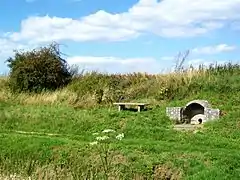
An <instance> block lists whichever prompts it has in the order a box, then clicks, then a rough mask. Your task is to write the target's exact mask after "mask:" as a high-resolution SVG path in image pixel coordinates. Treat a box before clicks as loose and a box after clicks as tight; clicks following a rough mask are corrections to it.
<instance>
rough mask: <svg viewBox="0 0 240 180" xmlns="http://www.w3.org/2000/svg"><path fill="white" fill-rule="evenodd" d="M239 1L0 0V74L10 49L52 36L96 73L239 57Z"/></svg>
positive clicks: (148, 69)
mask: <svg viewBox="0 0 240 180" xmlns="http://www.w3.org/2000/svg"><path fill="white" fill-rule="evenodd" d="M239 9H240V0H231V1H226V0H211V1H207V0H198V1H193V0H162V1H159V0H158V1H157V0H121V1H110V0H15V1H13V0H1V1H0V47H1V48H0V73H7V72H8V68H7V66H6V64H5V63H4V61H5V60H6V59H7V58H8V57H10V56H12V55H13V50H14V49H25V50H31V49H32V48H35V47H39V46H42V45H47V44H49V43H51V42H52V41H57V42H59V43H60V44H64V45H63V46H61V50H62V51H63V52H64V53H65V54H67V56H66V57H65V58H66V59H67V60H68V62H69V64H77V65H79V66H80V68H83V69H87V70H99V71H104V72H113V73H115V72H121V73H124V72H149V73H158V72H162V71H163V70H164V71H168V70H170V69H171V68H172V67H173V66H174V63H175V57H176V55H177V54H178V53H179V52H184V51H185V50H190V55H189V56H188V59H187V60H186V62H185V65H186V66H188V65H190V64H193V65H196V66H197V65H198V64H205V65H207V64H209V63H215V62H218V63H224V62H228V61H232V62H240V61H239V57H238V55H239V48H240V41H239V37H240V14H239V13H238V11H239Z"/></svg>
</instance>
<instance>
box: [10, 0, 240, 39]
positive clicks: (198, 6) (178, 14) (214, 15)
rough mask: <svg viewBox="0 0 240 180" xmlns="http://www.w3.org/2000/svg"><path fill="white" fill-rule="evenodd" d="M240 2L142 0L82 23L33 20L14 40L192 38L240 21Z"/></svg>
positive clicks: (23, 23) (84, 18) (43, 17)
mask: <svg viewBox="0 0 240 180" xmlns="http://www.w3.org/2000/svg"><path fill="white" fill-rule="evenodd" d="M239 9H240V0H229V1H226V0H211V1H209V0H197V1H194V0H162V1H159V0H140V1H139V2H138V3H136V4H135V5H134V6H133V7H131V8H130V9H129V10H128V11H126V12H123V13H119V14H112V13H108V12H106V11H103V10H100V11H98V12H96V13H94V14H90V15H88V16H85V17H81V18H80V19H72V18H62V17H49V16H42V17H29V18H27V19H25V20H23V21H22V24H21V30H20V32H15V33H12V34H11V35H10V37H11V38H12V39H13V40H16V41H17V40H31V41H35V42H49V41H52V40H55V41H61V40H73V41H90V40H104V41H120V40H126V39H131V38H136V37H138V36H139V35H141V34H142V33H153V34H155V35H158V36H164V37H192V36H197V35H201V34H205V33H208V32H210V31H213V30H217V29H219V28H222V27H224V26H225V25H227V24H228V23H229V22H230V21H235V20H240V14H239Z"/></svg>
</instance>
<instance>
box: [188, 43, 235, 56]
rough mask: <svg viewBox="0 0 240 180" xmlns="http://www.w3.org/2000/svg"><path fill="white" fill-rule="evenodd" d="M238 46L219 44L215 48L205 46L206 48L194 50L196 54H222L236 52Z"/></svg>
mask: <svg viewBox="0 0 240 180" xmlns="http://www.w3.org/2000/svg"><path fill="white" fill-rule="evenodd" d="M236 48H237V47H236V46H231V45H227V44H219V45H214V46H205V47H199V48H194V49H193V50H192V52H193V53H196V54H218V53H222V52H230V51H234V50H236Z"/></svg>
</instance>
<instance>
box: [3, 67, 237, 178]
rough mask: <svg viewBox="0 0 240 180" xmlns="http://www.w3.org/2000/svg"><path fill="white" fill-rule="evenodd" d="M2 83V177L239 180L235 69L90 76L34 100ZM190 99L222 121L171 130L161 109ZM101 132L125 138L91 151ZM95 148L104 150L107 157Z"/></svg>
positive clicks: (87, 75) (37, 95)
mask: <svg viewBox="0 0 240 180" xmlns="http://www.w3.org/2000/svg"><path fill="white" fill-rule="evenodd" d="M7 83H8V79H7V78H1V79H0V174H1V176H2V177H7V176H10V175H11V176H13V174H14V173H16V176H18V177H19V178H20V179H23V178H26V179H27V177H32V179H104V178H106V179H107V178H108V179H194V180H195V179H209V180H210V179H214V180H215V179H218V180H221V179H236V180H237V179H240V153H239V149H240V66H239V65H233V64H227V65H223V66H212V67H210V68H208V69H199V70H194V71H185V72H179V73H172V74H167V75H148V74H139V73H138V74H126V75H108V74H100V73H96V72H93V73H88V74H85V75H79V76H78V77H75V79H74V81H73V82H72V83H71V84H69V85H68V86H67V87H65V88H63V89H60V90H57V91H55V92H42V93H40V94H26V93H22V94H13V93H11V92H10V91H9V90H8V86H7ZM194 99H205V100H208V101H209V102H210V103H211V104H212V106H213V108H219V109H220V110H221V112H222V116H221V118H220V119H219V120H217V121H214V122H211V123H207V124H205V125H204V127H203V128H201V129H199V130H197V131H190V132H179V131H175V130H174V129H173V125H174V124H173V122H171V121H170V120H169V119H168V118H167V117H166V113H165V110H166V107H167V106H183V105H185V104H186V103H187V102H189V101H191V100H194ZM115 101H123V102H124V101H126V102H128V101H131V102H132V101H134V102H138V101H141V102H149V103H151V105H150V107H149V110H148V111H143V112H141V113H137V112H132V111H122V112H118V111H117V107H115V106H112V103H113V102H115ZM105 129H113V130H115V131H116V132H117V134H121V133H124V138H123V139H122V140H121V141H116V142H115V141H114V142H113V143H108V142H107V143H103V144H102V146H98V145H90V143H91V142H93V141H94V135H93V133H98V132H101V131H103V130H105ZM97 147H99V148H100V147H101V148H103V149H104V150H106V148H107V147H109V151H110V153H109V154H107V155H108V157H107V158H106V157H104V154H105V155H106V152H105V153H103V154H101V155H102V156H99V152H102V151H100V149H98V148H97ZM101 157H102V159H101ZM111 157H112V158H111ZM106 160H107V162H106ZM109 160H111V163H109ZM106 164H107V165H106ZM0 179H1V177H0Z"/></svg>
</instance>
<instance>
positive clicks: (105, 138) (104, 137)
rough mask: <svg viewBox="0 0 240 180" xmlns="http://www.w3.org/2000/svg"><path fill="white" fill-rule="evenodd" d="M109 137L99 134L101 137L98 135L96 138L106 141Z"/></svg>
mask: <svg viewBox="0 0 240 180" xmlns="http://www.w3.org/2000/svg"><path fill="white" fill-rule="evenodd" d="M107 139H109V137H108V136H99V137H96V140H97V141H104V140H107Z"/></svg>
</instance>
